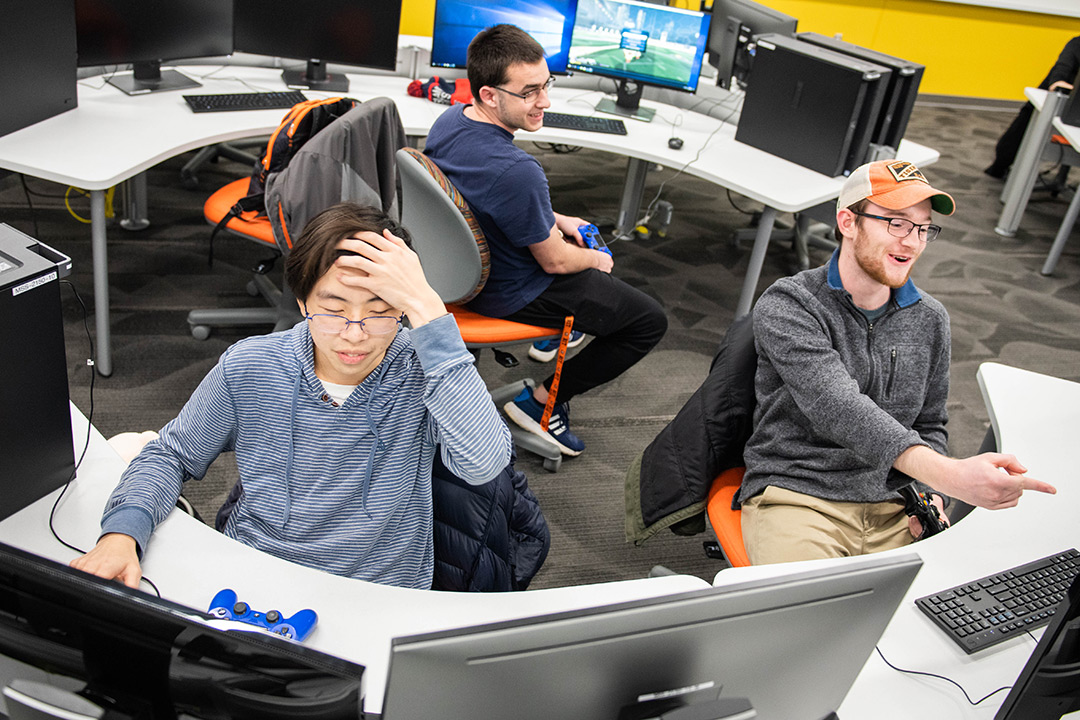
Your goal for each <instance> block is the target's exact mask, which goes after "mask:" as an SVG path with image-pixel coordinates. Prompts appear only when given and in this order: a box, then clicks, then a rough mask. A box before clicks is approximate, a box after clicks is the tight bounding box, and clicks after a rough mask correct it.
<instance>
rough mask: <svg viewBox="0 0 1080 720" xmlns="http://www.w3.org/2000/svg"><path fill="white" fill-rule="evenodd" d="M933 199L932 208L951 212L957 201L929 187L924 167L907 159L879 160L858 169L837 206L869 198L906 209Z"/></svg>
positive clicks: (941, 211)
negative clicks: (919, 166) (920, 167)
mask: <svg viewBox="0 0 1080 720" xmlns="http://www.w3.org/2000/svg"><path fill="white" fill-rule="evenodd" d="M927 198H929V199H930V207H931V208H932V209H933V210H934V211H935V212H939V213H941V214H942V215H952V214H953V211H954V210H955V209H956V203H954V202H953V199H952V196H951V195H949V194H948V193H944V192H941V191H940V190H935V189H934V188H932V187H930V183H929V182H928V181H927V179H926V176H925V175H923V174H922V170H919V168H917V167H915V166H914V165H912V164H911V163H909V162H908V161H907V160H878V161H877V162H872V163H867V164H866V165H860V166H859V167H857V168H855V169H854V170H853V171H852V172H851V174H850V175H848V179H847V181H846V182H845V183H844V187H843V188H841V189H840V197H838V198H837V199H836V209H837V210H841V209H843V208H846V207H851V206H852V205H854V204H855V203H857V202H859V201H860V200H869V201H870V202H872V203H875V204H877V205H880V206H881V207H883V208H887V209H889V210H903V209H904V208H907V207H911V206H912V205H915V204H917V203H920V202H922V201H923V200H926V199H927Z"/></svg>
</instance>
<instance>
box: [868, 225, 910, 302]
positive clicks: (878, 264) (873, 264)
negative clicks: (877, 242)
mask: <svg viewBox="0 0 1080 720" xmlns="http://www.w3.org/2000/svg"><path fill="white" fill-rule="evenodd" d="M853 241H854V245H855V262H856V263H857V264H858V265H859V268H860V269H862V271H863V272H864V273H866V274H867V275H868V276H869V277H870V278H871V279H873V280H875V281H876V282H879V283H881V284H882V285H885V286H887V287H890V288H892V289H893V290H896V289H898V288H901V287H903V286H904V284H905V283H907V281H908V277H910V275H911V269H912V268H913V267H915V260H916V259H917V257H914V256H913V257H911V258H910V259H909V260H908V262H907V264H906V265H905V266H903V268H897V270H903V271H904V272H903V276H902V277H900V276H898V275H897V273H895V272H894V273H892V274H890V273H889V271H888V266H887V265H886V262H887V261H886V256H887V254H888V253H887V252H886V251H885V250H884V249H882V250H880V251H878V250H876V249H875V248H874V247H873V243H872V242H871V241H870V240H869V239H867V238H865V237H863V236H862V233H859V234H857V235H856V236H855V237H854V238H853Z"/></svg>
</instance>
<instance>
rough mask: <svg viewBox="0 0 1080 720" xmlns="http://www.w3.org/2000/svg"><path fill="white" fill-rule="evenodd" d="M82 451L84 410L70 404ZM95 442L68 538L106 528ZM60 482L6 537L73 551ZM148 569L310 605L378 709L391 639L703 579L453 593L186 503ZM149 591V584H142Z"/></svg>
mask: <svg viewBox="0 0 1080 720" xmlns="http://www.w3.org/2000/svg"><path fill="white" fill-rule="evenodd" d="M72 422H73V426H74V427H73V435H74V437H75V447H76V454H77V453H78V451H80V450H81V449H82V446H83V442H84V439H85V437H86V432H87V422H86V418H85V417H83V416H82V414H81V413H79V411H78V410H77V409H75V408H74V406H73V407H72ZM90 430H91V434H90V448H89V450H88V452H87V455H86V459H85V460H84V461H83V464H82V466H81V468H80V469H79V474H78V478H77V479H76V481H75V482H74V483H72V485H71V488H70V489H69V490H68V493H67V495H66V496H65V497H64V499H63V501H62V503H61V505H60V507H59V509H58V511H57V514H56V523H55V524H56V528H57V532H58V533H59V534H60V536H61V537H62V538H63V539H64V540H65V541H67V542H69V543H71V544H73V545H75V546H77V547H81V548H85V549H89V548H91V547H92V546H93V545H94V543H95V542H96V541H97V537H98V535H99V534H100V520H101V512H102V509H103V508H104V506H105V501H106V500H107V499H108V496H109V493H110V492H111V491H112V489H113V487H115V485H116V482H117V481H118V480H119V477H120V473H121V472H122V471H123V469H124V463H123V461H122V460H121V459H120V458H119V457H118V456H117V455H116V453H115V452H114V451H113V449H112V448H111V447H110V446H109V445H108V443H106V442H105V439H104V438H103V437H102V436H101V434H100V433H98V431H97V430H96V429H94V428H91V429H90ZM58 494H59V490H58V491H56V492H54V493H51V494H50V495H48V496H47V497H45V498H42V499H41V500H39V501H38V502H36V503H34V504H33V505H31V506H29V507H27V508H25V509H24V510H22V511H20V512H18V513H16V514H15V515H13V516H11V517H9V518H7V519H6V520H4V521H2V522H0V542H4V543H7V544H9V545H13V546H15V547H19V548H23V549H25V550H29V551H31V552H34V553H36V554H38V555H42V556H44V557H48V558H52V559H54V560H57V561H59V562H64V563H66V562H69V561H70V560H72V559H74V558H75V557H76V553H74V552H73V551H71V550H68V549H67V548H65V547H63V546H62V545H60V543H58V542H57V541H56V539H55V538H53V536H52V534H51V533H50V531H49V512H50V510H51V509H52V505H53V502H54V501H55V498H56V496H57V495H58ZM143 570H144V571H145V574H146V576H147V577H148V578H150V579H151V580H152V581H153V582H154V584H155V585H156V586H157V587H158V588H159V589H160V591H161V594H162V596H163V597H165V598H167V599H169V600H173V601H175V602H179V603H181V604H184V605H188V606H190V607H193V608H196V609H200V610H206V609H207V608H208V607H209V603H210V601H211V599H212V598H213V597H214V595H215V594H216V593H217V591H218V590H221V589H223V588H232V589H233V590H235V591H236V593H237V595H238V596H239V598H240V599H242V600H244V601H246V602H247V603H249V604H250V605H251V606H252V607H254V608H258V609H260V610H269V609H271V608H277V609H279V610H281V611H282V612H283V613H284V614H286V615H291V614H292V613H293V612H295V611H296V610H299V609H302V608H305V607H310V608H312V609H314V610H316V612H318V613H319V623H318V625H317V626H316V628H315V631H314V632H313V633H312V634H311V636H310V637H308V638H307V640H306V641H305V644H306V645H308V646H310V647H313V648H316V649H318V650H321V651H323V652H328V653H331V654H333V655H337V656H339V657H343V658H346V659H348V660H352V661H354V662H358V663H360V664H362V665H364V666H366V672H365V675H364V685H365V688H366V700H365V708H366V709H367V710H368V711H371V712H379V711H380V710H381V708H382V702H383V693H384V690H385V687H386V677H387V670H388V666H389V660H390V641H391V639H392V638H394V637H397V636H403V635H412V634H416V633H422V632H428V631H435V630H444V629H448V628H454V627H463V626H469V625H477V624H481V623H487V622H495V621H499V620H510V619H515V618H523V617H530V616H534V615H540V614H544V613H552V612H559V611H563V610H574V609H580V608H588V607H595V606H598V605H604V604H608V603H614V602H620V601H625V600H633V599H639V598H648V597H656V596H659V595H667V594H670V593H674V592H680V591H684V590H698V589H702V588H707V587H708V583H707V582H705V581H704V580H702V579H701V578H697V577H692V576H689V575H674V576H668V577H659V578H642V579H640V580H630V581H622V582H610V583H601V584H596V585H581V586H575V587H565V588H553V589H546V590H533V591H528V592H517V593H447V592H432V591H424V590H409V589H403V588H395V587H387V586H384V585H376V584H374V583H368V582H361V581H359V580H351V579H348V578H344V577H339V576H336V575H330V574H327V573H324V572H321V571H318V570H312V569H310V568H306V567H302V566H299V565H295V564H293V563H289V562H286V561H284V560H280V559H278V558H276V557H274V556H271V555H267V554H265V553H262V552H259V551H257V550H254V549H252V548H250V547H248V546H246V545H242V544H241V543H238V542H236V541H234V540H231V539H229V538H227V537H225V536H224V535H221V534H220V533H218V532H216V531H215V530H213V529H212V528H210V527H208V526H206V525H203V524H202V523H200V522H199V521H197V520H195V519H194V518H192V517H190V516H188V515H185V514H183V513H181V512H173V513H172V514H171V515H170V516H169V517H168V518H167V519H166V520H165V522H163V523H162V524H161V525H160V526H159V527H158V529H157V530H156V532H155V533H154V536H153V539H152V540H151V542H150V544H149V547H148V548H147V552H146V556H145V558H144V562H143ZM143 589H144V590H147V591H148V592H149V591H150V590H149V587H148V586H146V585H143Z"/></svg>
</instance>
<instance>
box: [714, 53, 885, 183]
mask: <svg viewBox="0 0 1080 720" xmlns="http://www.w3.org/2000/svg"><path fill="white" fill-rule="evenodd" d="M890 75H891V71H890V70H889V69H888V68H886V67H884V66H882V65H876V64H874V63H869V62H866V61H864V60H859V59H858V58H854V57H851V56H849V55H843V54H841V53H837V52H833V51H832V50H827V49H825V48H821V47H817V46H815V45H812V44H810V43H806V42H799V41H797V40H795V39H794V38H789V37H786V36H783V35H773V34H769V35H762V36H760V37H759V38H758V39H757V49H756V56H755V58H754V65H753V69H752V70H751V72H750V77H749V83H748V84H747V88H746V97H745V99H744V101H743V107H742V114H741V117H740V119H739V126H738V129H737V130H736V131H735V139H736V140H738V141H740V142H744V143H746V144H747V145H752V146H754V147H756V148H759V149H761V150H765V151H766V152H769V153H772V154H773V155H777V156H779V157H782V158H784V159H786V160H790V161H791V162H794V163H797V164H799V165H802V166H803V167H807V168H810V169H811V170H815V171H817V172H819V173H822V174H823V175H828V176H830V177H835V176H838V175H846V174H847V173H849V172H851V171H852V170H854V169H855V168H856V167H858V166H859V165H861V164H863V163H864V162H866V161H867V159H868V154H869V150H870V139H871V137H872V134H873V131H874V128H875V127H876V123H877V117H878V114H879V113H880V111H881V106H882V104H883V102H884V100H885V90H886V88H887V84H888V79H889V76H890Z"/></svg>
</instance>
